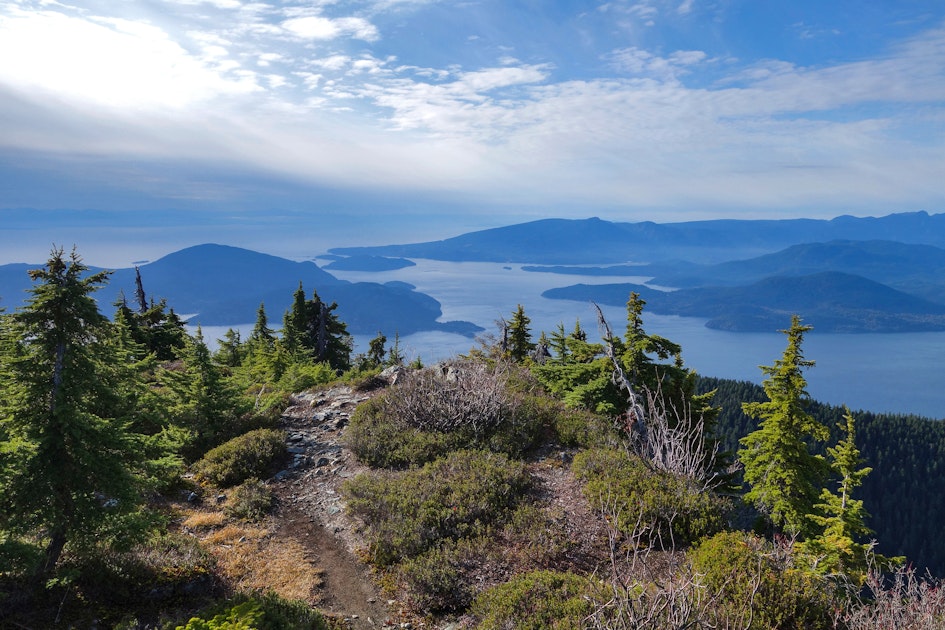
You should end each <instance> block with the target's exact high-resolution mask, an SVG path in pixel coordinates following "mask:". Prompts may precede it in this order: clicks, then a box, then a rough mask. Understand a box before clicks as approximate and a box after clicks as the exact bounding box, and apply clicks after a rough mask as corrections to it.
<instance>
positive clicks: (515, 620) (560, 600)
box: [470, 571, 607, 630]
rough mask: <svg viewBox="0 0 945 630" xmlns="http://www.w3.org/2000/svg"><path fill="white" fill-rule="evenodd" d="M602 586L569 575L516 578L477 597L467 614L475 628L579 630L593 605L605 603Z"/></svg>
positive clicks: (539, 573)
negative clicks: (472, 620) (472, 619)
mask: <svg viewBox="0 0 945 630" xmlns="http://www.w3.org/2000/svg"><path fill="white" fill-rule="evenodd" d="M606 597H607V592H606V589H605V588H604V587H603V585H601V584H599V583H597V582H594V581H592V580H590V579H588V578H585V577H581V576H579V575H575V574H573V573H558V572H554V571H534V572H532V573H525V574H522V575H518V576H516V577H514V578H512V579H511V580H509V581H508V582H506V583H504V584H499V585H498V586H494V587H492V588H490V589H488V590H486V591H484V592H483V593H481V594H480V595H479V596H478V597H476V599H475V600H474V601H473V603H472V606H471V607H470V612H471V613H472V615H473V617H475V619H476V621H477V624H476V627H477V628H484V629H491V628H516V630H572V629H573V630H579V629H580V628H583V627H584V620H585V619H586V618H587V617H588V616H589V615H590V614H591V613H592V612H593V611H594V609H595V608H596V605H597V602H601V601H606Z"/></svg>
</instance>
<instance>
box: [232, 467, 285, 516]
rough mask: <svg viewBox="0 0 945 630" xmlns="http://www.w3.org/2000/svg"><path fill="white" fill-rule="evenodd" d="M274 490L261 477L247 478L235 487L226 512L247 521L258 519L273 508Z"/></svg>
mask: <svg viewBox="0 0 945 630" xmlns="http://www.w3.org/2000/svg"><path fill="white" fill-rule="evenodd" d="M273 501H274V497H273V494H272V490H270V489H269V486H267V485H266V484H265V483H263V482H262V481H260V480H259V479H256V478H253V479H247V480H246V481H244V482H243V483H241V484H240V485H238V486H237V487H236V488H234V489H233V493H232V496H230V499H229V501H228V502H227V506H226V513H227V514H228V515H230V516H233V517H235V518H240V519H243V520H247V521H258V520H259V519H261V518H263V517H264V516H266V514H268V513H269V511H270V510H272V505H273Z"/></svg>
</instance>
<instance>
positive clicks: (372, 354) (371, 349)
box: [367, 331, 387, 367]
mask: <svg viewBox="0 0 945 630" xmlns="http://www.w3.org/2000/svg"><path fill="white" fill-rule="evenodd" d="M386 343H387V337H385V336H384V333H382V332H380V331H378V333H377V337H375V338H374V339H371V341H370V342H368V354H367V358H368V361H369V362H370V363H371V365H372V366H374V367H377V366H380V365H383V364H384V357H385V356H386V355H387V350H386V349H385V347H384V345H385V344H386Z"/></svg>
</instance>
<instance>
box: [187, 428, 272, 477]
mask: <svg viewBox="0 0 945 630" xmlns="http://www.w3.org/2000/svg"><path fill="white" fill-rule="evenodd" d="M285 452H286V446H285V433H283V432H282V431H276V430H274V429H256V430H254V431H250V432H248V433H244V434H243V435H240V436H238V437H235V438H233V439H232V440H230V441H228V442H224V443H223V444H221V445H220V446H217V447H216V448H213V449H211V450H210V451H208V452H207V454H206V455H204V456H203V457H202V458H201V459H200V460H198V461H197V462H196V463H195V464H194V466H193V470H194V473H195V475H196V476H197V478H198V479H200V480H201V481H208V482H210V483H212V484H214V485H217V486H220V487H229V486H234V485H236V484H238V483H242V482H243V481H245V480H247V479H249V478H250V477H264V476H266V473H267V472H268V471H269V468H270V467H271V466H272V465H273V463H274V462H275V461H276V460H277V459H278V458H279V457H281V456H283V455H285Z"/></svg>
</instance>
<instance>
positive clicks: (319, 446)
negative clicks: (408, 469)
mask: <svg viewBox="0 0 945 630" xmlns="http://www.w3.org/2000/svg"><path fill="white" fill-rule="evenodd" d="M369 397H370V394H367V393H356V392H354V391H353V390H351V389H350V388H348V387H335V388H332V389H329V390H325V391H321V392H318V393H305V394H299V395H296V396H294V397H293V399H292V406H291V407H289V408H288V409H286V410H285V412H284V414H283V424H284V428H285V430H286V432H287V434H288V438H287V440H288V447H289V454H290V456H291V460H290V462H289V466H288V467H287V468H286V469H285V470H283V471H281V472H279V473H278V474H277V475H276V477H275V479H274V480H273V483H272V488H273V490H274V491H275V493H276V496H277V497H278V499H279V502H278V503H279V513H278V514H277V517H278V518H277V520H278V523H279V529H278V534H279V535H282V536H290V537H293V538H295V539H297V540H299V541H300V542H301V543H303V544H304V545H305V546H306V547H307V548H309V549H311V550H312V552H313V554H314V555H315V557H316V558H317V559H318V560H317V562H318V564H319V566H320V568H321V569H322V570H323V571H324V575H323V577H324V587H323V590H322V594H321V599H320V601H319V607H320V608H321V609H322V610H324V611H325V612H327V613H331V614H333V615H337V616H341V617H343V618H344V619H345V620H346V622H347V624H348V625H349V626H350V627H351V628H353V629H355V630H360V629H362V628H363V629H369V628H399V627H402V624H404V623H408V622H405V621H402V620H401V615H400V614H399V611H398V610H397V609H396V606H395V603H394V602H393V601H392V600H388V599H387V598H385V597H384V596H383V595H382V594H381V593H379V592H378V590H377V588H376V587H375V585H374V582H373V580H372V579H371V575H370V569H369V568H368V566H367V565H366V564H364V563H363V562H361V561H359V560H358V558H357V545H358V537H357V535H356V533H355V531H356V527H357V525H356V523H354V522H352V520H351V519H350V517H349V516H348V515H347V514H346V513H345V510H344V509H343V506H342V504H341V498H340V494H339V491H340V486H341V484H342V483H343V482H344V480H345V479H348V478H351V477H353V476H355V475H356V474H358V473H359V472H362V471H363V470H366V468H365V467H364V466H362V465H360V464H359V463H358V462H357V460H356V459H355V457H354V455H352V454H351V452H350V451H348V450H347V449H345V448H344V447H343V446H342V445H341V442H340V437H341V435H342V433H343V432H344V428H345V426H347V424H348V420H349V418H350V417H351V414H352V412H354V409H355V408H356V407H357V405H358V404H360V403H361V402H363V401H365V400H367V399H368V398H369Z"/></svg>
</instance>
